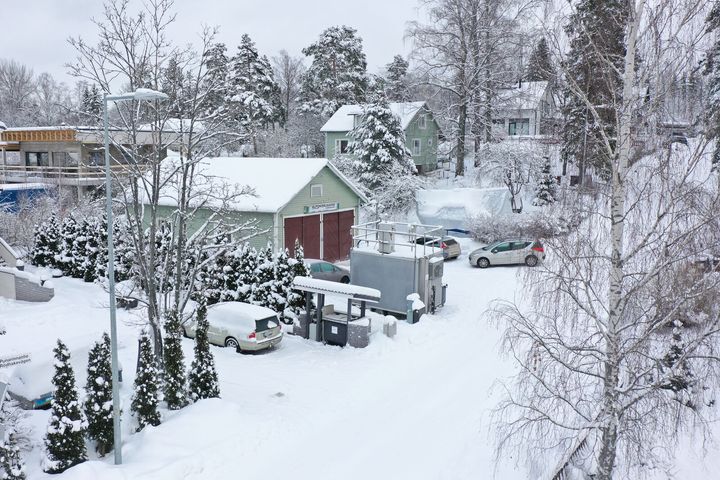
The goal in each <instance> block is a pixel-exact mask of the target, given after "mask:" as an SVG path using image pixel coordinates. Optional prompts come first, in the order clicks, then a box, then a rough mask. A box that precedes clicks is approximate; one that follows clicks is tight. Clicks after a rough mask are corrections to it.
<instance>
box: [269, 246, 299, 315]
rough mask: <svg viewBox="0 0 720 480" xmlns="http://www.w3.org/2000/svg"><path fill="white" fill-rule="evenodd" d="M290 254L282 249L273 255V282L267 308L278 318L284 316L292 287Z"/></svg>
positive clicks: (285, 249)
mask: <svg viewBox="0 0 720 480" xmlns="http://www.w3.org/2000/svg"><path fill="white" fill-rule="evenodd" d="M289 256H290V252H289V251H288V249H287V248H283V249H282V250H280V251H279V252H278V253H277V254H276V255H275V261H274V264H275V280H274V282H273V284H272V291H271V295H270V305H269V306H268V308H270V309H272V310H275V311H276V312H277V313H278V314H279V315H280V318H283V317H284V316H285V309H286V308H287V307H288V303H287V299H288V296H289V294H290V290H291V287H292V281H293V278H295V277H294V276H293V272H292V267H291V266H290V259H289Z"/></svg>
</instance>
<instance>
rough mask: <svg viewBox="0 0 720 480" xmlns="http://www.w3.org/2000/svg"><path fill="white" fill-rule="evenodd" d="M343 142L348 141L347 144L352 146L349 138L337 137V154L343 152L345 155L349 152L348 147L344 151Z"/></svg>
mask: <svg viewBox="0 0 720 480" xmlns="http://www.w3.org/2000/svg"><path fill="white" fill-rule="evenodd" d="M342 142H347V146H348V147H350V140H348V139H347V138H336V139H335V155H337V154H341V155H344V154H345V153H347V148H346V149H345V152H344V153H343V151H342Z"/></svg>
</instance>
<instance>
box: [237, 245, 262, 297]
mask: <svg viewBox="0 0 720 480" xmlns="http://www.w3.org/2000/svg"><path fill="white" fill-rule="evenodd" d="M258 262H259V255H258V252H257V250H255V248H254V247H251V246H250V245H249V244H247V243H246V244H244V245H243V247H242V251H241V255H240V273H239V275H238V280H237V282H238V288H237V298H236V300H237V301H238V302H251V301H252V296H253V285H255V284H257V282H258V278H257V269H258Z"/></svg>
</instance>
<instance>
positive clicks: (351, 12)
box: [0, 0, 419, 84]
mask: <svg viewBox="0 0 720 480" xmlns="http://www.w3.org/2000/svg"><path fill="white" fill-rule="evenodd" d="M102 5H103V2H102V1H101V0H62V1H60V0H26V1H25V2H10V1H9V0H0V18H3V31H2V35H0V58H3V59H14V60H16V61H19V62H21V63H24V64H26V65H28V66H29V67H31V68H32V69H33V70H34V72H35V74H39V73H42V72H48V73H50V74H52V75H53V76H54V77H55V78H56V79H57V80H60V81H64V82H67V83H69V84H71V83H73V82H74V79H73V78H72V77H70V76H69V75H68V74H67V72H66V69H65V67H64V66H63V65H64V64H65V63H67V62H70V61H72V60H73V58H74V56H75V53H74V50H73V48H72V47H71V46H70V45H69V44H68V42H67V39H68V37H71V36H72V37H77V36H81V37H82V38H83V39H84V40H86V41H87V42H88V43H95V42H96V39H97V29H96V27H95V26H94V25H93V23H92V20H91V18H93V17H94V18H97V19H100V18H101V15H102V10H103V9H102ZM131 5H132V6H134V7H136V8H139V6H140V5H141V0H131ZM175 10H176V12H177V21H176V23H175V25H173V26H172V28H171V30H170V32H171V33H170V35H171V38H172V39H173V40H175V41H176V42H177V43H179V44H187V43H193V42H195V41H196V40H197V38H198V36H197V33H198V32H199V31H200V30H201V28H202V25H209V26H219V27H220V33H219V35H218V41H221V42H224V43H225V44H227V46H228V53H230V54H234V52H235V49H236V47H237V45H238V44H239V43H240V37H241V36H242V35H243V34H244V33H247V34H249V35H250V37H251V38H252V39H253V40H254V41H255V43H256V44H257V46H258V49H259V50H260V52H261V53H263V54H265V55H267V56H268V57H270V56H273V55H275V54H276V53H277V52H278V51H279V50H281V49H285V50H287V51H288V52H289V53H290V54H291V55H301V50H302V48H304V47H305V46H307V45H309V44H310V43H312V42H314V41H315V40H316V39H317V37H318V35H319V34H320V32H322V31H323V30H324V29H325V28H327V27H329V26H333V25H342V24H344V25H348V26H351V27H353V28H356V29H357V30H358V34H359V35H360V36H361V37H362V39H363V46H364V50H365V54H366V56H367V61H368V70H369V71H370V72H371V73H375V72H378V71H380V70H381V69H382V67H383V66H384V65H385V64H387V63H388V62H390V60H392V57H393V56H394V55H396V54H398V53H399V54H403V55H405V56H407V54H408V53H409V51H410V43H409V41H408V40H405V39H404V38H403V37H404V35H405V30H406V27H407V22H409V21H412V20H416V19H417V18H418V15H419V12H418V0H364V1H359V2H347V1H345V2H343V1H338V0H175ZM8 19H10V21H8Z"/></svg>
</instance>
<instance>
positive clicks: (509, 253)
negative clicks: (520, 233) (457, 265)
mask: <svg viewBox="0 0 720 480" xmlns="http://www.w3.org/2000/svg"><path fill="white" fill-rule="evenodd" d="M543 260H545V247H544V246H543V244H542V243H541V242H540V241H539V240H531V239H515V240H502V241H500V242H495V243H491V244H490V245H486V246H484V247H481V248H478V249H477V250H473V251H472V252H470V255H468V261H469V262H470V265H473V266H478V267H480V268H487V267H489V266H491V265H522V264H525V265H527V266H528V267H535V266H537V265H538V264H539V263H541V262H542V261H543Z"/></svg>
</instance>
